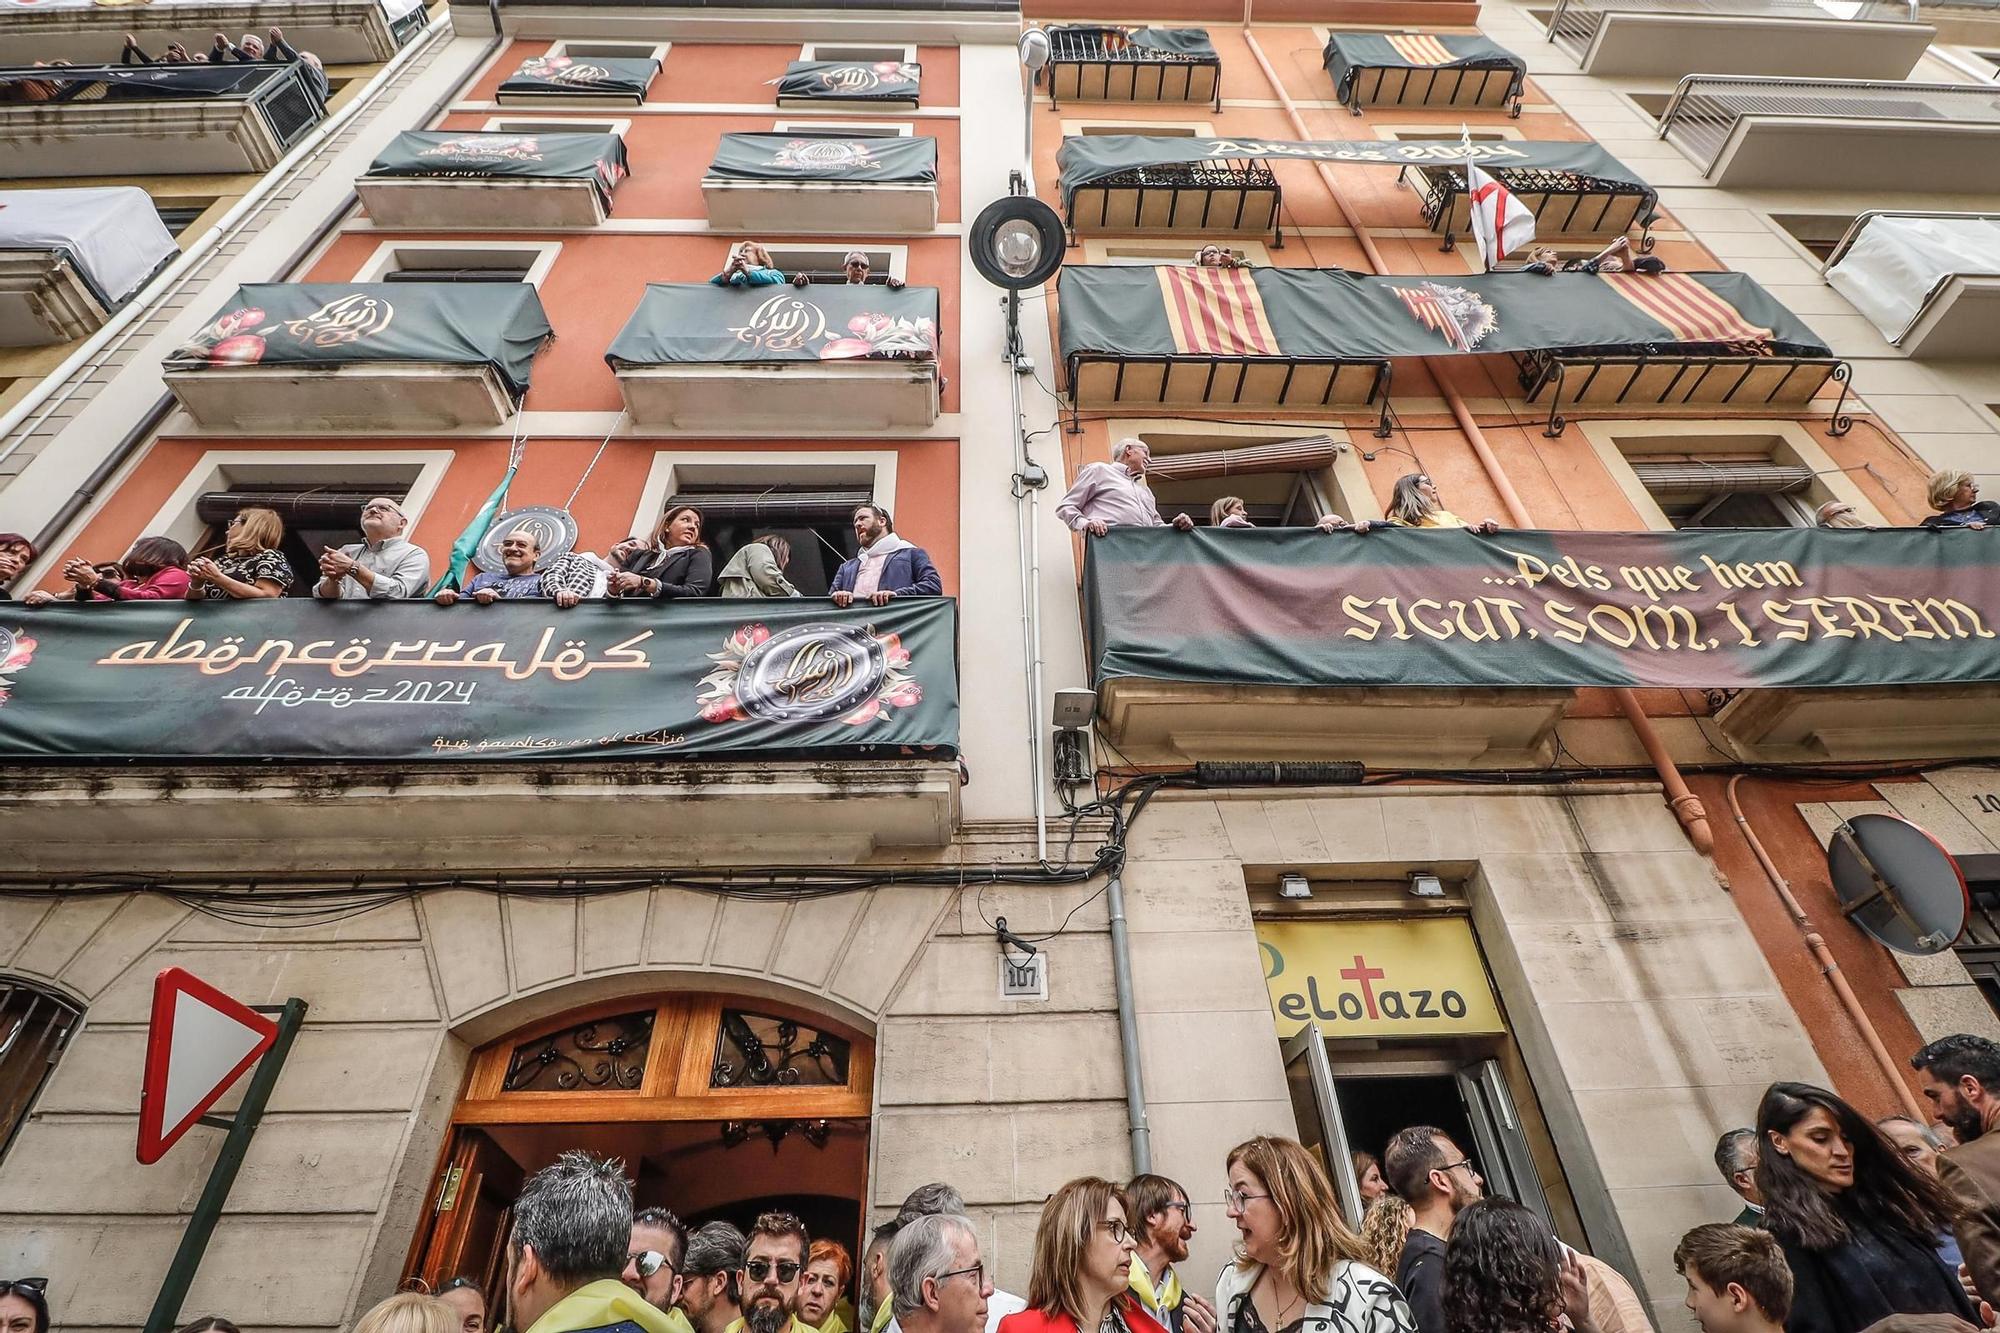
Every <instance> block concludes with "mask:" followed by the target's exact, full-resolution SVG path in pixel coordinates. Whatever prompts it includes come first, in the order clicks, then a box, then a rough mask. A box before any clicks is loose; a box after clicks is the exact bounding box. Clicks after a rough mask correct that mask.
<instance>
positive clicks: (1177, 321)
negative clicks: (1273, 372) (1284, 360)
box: [1153, 264, 1279, 356]
mask: <svg viewBox="0 0 2000 1333" xmlns="http://www.w3.org/2000/svg"><path fill="white" fill-rule="evenodd" d="M1153 272H1154V273H1156V274H1158V275H1159V279H1160V293H1161V295H1162V296H1164V297H1165V298H1166V305H1167V323H1168V325H1169V326H1170V327H1171V328H1172V330H1173V335H1174V350H1175V351H1176V352H1178V353H1180V354H1182V355H1184V356H1187V355H1193V356H1277V355H1279V352H1278V336H1277V334H1275V333H1273V332H1272V331H1271V321H1270V319H1269V317H1268V316H1266V315H1265V313H1264V298H1263V296H1262V295H1261V294H1259V292H1258V291H1257V283H1256V281H1255V280H1254V279H1253V278H1252V276H1251V270H1249V269H1242V268H1176V267H1173V266H1171V265H1168V264H1161V265H1160V266H1159V267H1157V268H1155V269H1154V270H1153Z"/></svg>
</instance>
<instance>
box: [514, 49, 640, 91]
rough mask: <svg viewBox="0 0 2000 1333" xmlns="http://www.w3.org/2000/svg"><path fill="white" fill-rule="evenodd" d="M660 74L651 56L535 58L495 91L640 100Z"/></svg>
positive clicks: (524, 62) (523, 63) (522, 65)
mask: <svg viewBox="0 0 2000 1333" xmlns="http://www.w3.org/2000/svg"><path fill="white" fill-rule="evenodd" d="M659 73H660V62H659V61H657V60H654V59H653V58H652V57H651V56H535V57H534V58H533V59H530V60H524V61H522V62H521V67H520V68H519V69H517V70H515V71H514V72H513V73H512V74H510V75H508V76H507V78H506V79H505V81H503V82H502V83H501V85H500V88H499V93H500V95H501V96H503V97H504V96H506V95H507V94H509V93H533V94H535V95H537V96H541V97H563V96H571V97H629V98H631V99H632V100H633V101H635V102H636V101H640V100H643V99H644V98H645V96H646V89H647V88H649V87H650V86H652V82H653V80H654V79H655V78H656V77H658V75H659Z"/></svg>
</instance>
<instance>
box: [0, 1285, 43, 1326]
mask: <svg viewBox="0 0 2000 1333" xmlns="http://www.w3.org/2000/svg"><path fill="white" fill-rule="evenodd" d="M0 1333H49V1280H48V1279H47V1278H45V1277H23V1278H16V1279H15V1280H14V1281H12V1282H0Z"/></svg>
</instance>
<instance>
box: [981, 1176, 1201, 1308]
mask: <svg viewBox="0 0 2000 1333" xmlns="http://www.w3.org/2000/svg"><path fill="white" fill-rule="evenodd" d="M1137 1243H1138V1239H1137V1237H1135V1236H1134V1235H1133V1234H1132V1231H1131V1230H1130V1228H1129V1227H1128V1226H1127V1225H1126V1221H1125V1205H1124V1204H1123V1203H1121V1202H1120V1201H1119V1198H1118V1187H1117V1186H1116V1185H1113V1184H1112V1183H1111V1182H1110V1181H1108V1180H1100V1179H1099V1178H1097V1177H1096V1176H1085V1177H1083V1178H1082V1179H1081V1180H1072V1181H1070V1182H1069V1184H1067V1185H1064V1186H1063V1187H1062V1188H1061V1189H1059V1190H1057V1191H1056V1192H1055V1193H1054V1194H1053V1195H1051V1196H1050V1198H1049V1201H1048V1202H1047V1203H1045V1204H1043V1205H1042V1220H1041V1221H1040V1223H1038V1224H1037V1225H1036V1227H1035V1266H1034V1271H1033V1273H1032V1274H1031V1275H1030V1277H1029V1278H1028V1308H1027V1309H1025V1310H1023V1311H1021V1312H1020V1313H1019V1314H1011V1315H1008V1316H1007V1317H1006V1318H1005V1319H1002V1320H1001V1321H1000V1327H999V1329H998V1330H997V1333H1166V1330H1165V1329H1163V1328H1162V1327H1161V1326H1160V1324H1159V1322H1158V1321H1157V1320H1155V1319H1154V1318H1153V1317H1152V1316H1151V1315H1149V1314H1147V1313H1146V1312H1145V1311H1144V1310H1142V1309H1140V1308H1139V1304H1138V1300H1137V1298H1135V1297H1134V1296H1133V1295H1132V1288H1131V1280H1132V1250H1133V1248H1134V1246H1136V1245H1137Z"/></svg>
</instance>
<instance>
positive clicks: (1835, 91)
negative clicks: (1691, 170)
mask: <svg viewBox="0 0 2000 1333" xmlns="http://www.w3.org/2000/svg"><path fill="white" fill-rule="evenodd" d="M1659 132H1660V137H1661V138H1663V139H1667V140H1670V141H1671V142H1672V143H1674V144H1675V145H1676V146H1677V147H1679V148H1680V150H1681V151H1682V152H1684V153H1686V154H1687V155H1688V157H1690V158H1692V159H1693V160H1694V162H1695V164H1696V165H1697V166H1699V167H1700V168H1701V170H1702V173H1703V174H1704V175H1705V176H1707V177H1708V179H1709V181H1710V182H1711V183H1713V184H1715V185H1718V186H1722V187H1725V188H1731V189H1789V190H1852V189H1855V188H1857V186H1865V188H1866V189H1869V190H1871V191H1885V190H1910V191H1920V192H1926V193H1948V194H1949V193H1964V192H1967V191H1980V192H1983V191H1987V190H1990V188H1991V182H1992V181H1993V179H1994V178H1995V175H1996V173H2000V99H1996V98H1995V97H1994V95H1993V90H1992V89H1990V88H1977V87H1970V86H1965V85H1961V84H1949V83H1887V82H1872V81H1868V80H1861V79H1758V78H1739V77H1729V76H1723V75H1712V76H1711V75H1706V74H1694V75H1689V76H1688V77H1687V78H1684V79H1682V80H1681V81H1680V86H1679V87H1677V88H1676V89H1675V90H1674V95H1673V97H1672V99H1671V100H1669V101H1668V103H1667V107H1666V110H1665V111H1664V112H1663V113H1662V114H1661V116H1660V131H1659Z"/></svg>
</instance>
